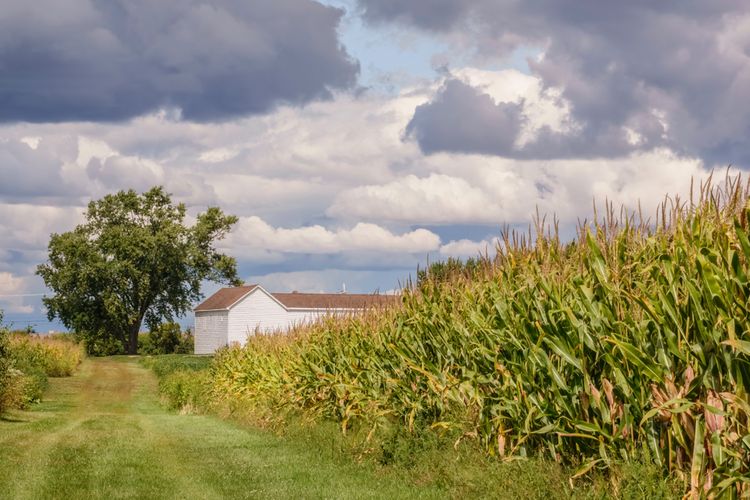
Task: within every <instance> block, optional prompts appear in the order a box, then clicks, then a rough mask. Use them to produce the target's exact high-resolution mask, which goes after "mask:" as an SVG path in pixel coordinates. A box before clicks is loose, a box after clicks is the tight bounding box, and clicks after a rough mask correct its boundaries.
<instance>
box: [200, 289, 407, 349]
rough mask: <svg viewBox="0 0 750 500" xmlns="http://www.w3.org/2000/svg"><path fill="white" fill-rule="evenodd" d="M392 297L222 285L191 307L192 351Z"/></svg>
mask: <svg viewBox="0 0 750 500" xmlns="http://www.w3.org/2000/svg"><path fill="white" fill-rule="evenodd" d="M395 300H397V298H396V296H393V295H380V294H353V293H298V292H291V293H270V292H268V291H266V290H265V289H264V288H263V287H262V286H260V285H247V286H239V287H232V288H222V289H221V290H219V291H218V292H216V293H215V294H213V295H211V296H210V297H209V298H207V299H206V300H205V301H203V302H202V303H201V304H200V305H199V306H198V307H196V308H195V309H194V312H195V354H212V353H214V352H215V351H216V350H217V349H219V348H221V347H224V346H226V345H229V344H232V343H239V344H243V345H244V344H245V342H246V341H247V338H248V336H249V335H254V334H255V333H256V332H261V333H269V332H276V331H286V330H288V329H289V328H291V327H292V326H294V325H299V324H303V323H309V322H312V321H315V320H316V319H318V318H320V317H321V316H324V315H326V314H336V313H348V312H356V311H362V310H364V309H367V308H370V307H380V306H383V305H386V304H389V303H393V302H394V301H395Z"/></svg>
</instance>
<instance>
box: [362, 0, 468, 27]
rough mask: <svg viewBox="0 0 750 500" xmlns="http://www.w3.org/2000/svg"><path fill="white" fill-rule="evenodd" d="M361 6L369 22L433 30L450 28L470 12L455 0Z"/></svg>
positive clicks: (377, 1)
mask: <svg viewBox="0 0 750 500" xmlns="http://www.w3.org/2000/svg"><path fill="white" fill-rule="evenodd" d="M360 5H361V6H362V13H363V15H364V17H365V19H367V20H368V21H371V22H376V23H377V22H383V21H392V20H399V21H404V22H406V23H410V24H415V25H417V26H419V27H420V28H426V29H432V30H442V29H447V28H450V27H451V26H453V25H454V24H455V23H456V22H457V21H458V20H460V19H461V17H463V16H464V15H465V14H466V13H467V11H468V10H469V5H468V4H467V3H463V2H456V1H455V0H432V1H430V2H425V1H418V0H417V1H413V2H404V1H403V0H373V1H361V2H360Z"/></svg>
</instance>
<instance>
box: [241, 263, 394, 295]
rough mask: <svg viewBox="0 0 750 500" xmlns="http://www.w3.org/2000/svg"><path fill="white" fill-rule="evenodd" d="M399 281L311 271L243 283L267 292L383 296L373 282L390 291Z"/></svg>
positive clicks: (371, 274) (390, 276) (379, 274)
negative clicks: (344, 290)
mask: <svg viewBox="0 0 750 500" xmlns="http://www.w3.org/2000/svg"><path fill="white" fill-rule="evenodd" d="M399 278H401V276H398V274H397V275H396V276H394V273H393V272H388V271H358V270H349V269H321V270H314V271H289V272H277V273H268V274H260V275H253V276H249V277H248V278H247V280H246V282H247V283H258V284H260V285H261V286H262V287H263V288H265V289H266V290H268V291H270V292H289V291H294V290H296V291H298V292H308V293H316V292H328V293H331V292H339V291H342V290H343V288H346V291H347V292H349V293H373V292H376V291H379V292H381V293H385V291H386V290H385V289H382V290H381V289H379V288H378V287H375V288H373V287H372V285H371V284H372V283H373V282H381V283H384V284H386V286H389V287H392V288H389V290H394V289H397V288H398V287H399V282H398V280H399Z"/></svg>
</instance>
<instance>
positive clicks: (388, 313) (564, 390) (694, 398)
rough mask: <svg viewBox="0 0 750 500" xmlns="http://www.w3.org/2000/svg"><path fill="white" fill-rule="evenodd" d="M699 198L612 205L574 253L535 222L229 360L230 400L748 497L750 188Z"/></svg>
mask: <svg viewBox="0 0 750 500" xmlns="http://www.w3.org/2000/svg"><path fill="white" fill-rule="evenodd" d="M697 191H698V192H697V193H696V196H695V199H693V196H692V194H691V199H690V200H687V201H681V200H679V199H667V201H666V202H665V203H664V204H663V205H662V207H661V208H660V210H659V212H658V215H657V217H656V219H652V220H645V219H644V218H643V216H642V215H641V214H639V213H635V214H632V213H627V212H625V211H621V212H619V213H615V211H614V209H613V207H612V206H611V205H607V207H606V210H605V212H604V214H600V215H599V216H597V217H595V221H594V222H593V223H591V224H586V223H584V224H581V226H580V227H579V231H578V236H577V238H576V239H575V240H574V241H573V242H571V243H567V244H566V243H563V242H562V241H561V240H560V238H559V237H558V235H557V231H556V228H555V225H554V224H553V227H551V228H550V227H549V226H546V225H545V224H544V221H543V220H539V219H538V218H537V221H536V224H535V226H536V231H535V232H533V231H532V232H530V233H529V234H528V235H520V234H517V233H509V232H507V231H506V232H504V234H503V239H502V243H501V244H500V246H499V248H498V254H497V257H496V258H494V259H484V265H483V266H479V267H478V268H477V269H476V270H474V271H473V272H472V273H471V275H470V276H467V275H466V273H463V274H460V273H459V275H457V276H456V278H455V279H452V280H445V279H443V278H441V279H439V280H437V279H436V280H430V279H424V280H422V281H421V284H420V286H419V287H418V288H414V289H407V290H405V291H404V295H403V299H402V303H401V304H400V306H399V307H397V308H393V309H389V310H384V311H377V312H374V313H370V314H368V315H364V316H359V317H351V318H345V319H340V318H339V319H336V318H329V319H327V320H325V321H323V322H321V323H319V324H316V325H313V326H310V327H308V328H306V329H302V330H298V331H295V332H293V333H292V334H291V335H289V336H270V337H266V336H257V337H255V338H252V339H251V340H250V342H249V344H248V345H247V346H246V347H244V348H229V349H226V350H224V351H223V352H221V353H220V354H219V355H218V356H217V358H216V359H215V362H214V364H213V367H212V374H213V377H214V387H213V394H214V398H216V399H219V400H223V401H225V402H226V404H228V405H232V404H238V403H237V402H238V401H241V402H245V403H247V404H250V405H252V406H254V407H255V408H257V409H258V410H259V411H263V410H265V411H266V412H268V414H274V413H277V412H283V411H290V410H292V411H302V412H304V413H305V414H307V415H310V416H312V417H313V418H319V419H334V420H336V421H337V422H339V423H340V425H341V428H342V430H343V431H346V429H347V428H348V427H349V426H350V425H351V424H353V423H356V424H357V425H367V426H370V427H371V429H372V432H371V434H370V435H371V436H376V435H377V433H378V432H379V431H380V430H381V429H384V428H387V427H389V426H394V425H395V426H403V427H404V428H405V429H407V430H408V431H410V432H412V433H419V432H425V431H426V430H427V429H430V430H432V431H435V432H439V433H448V434H450V435H453V436H455V437H456V440H457V442H459V441H461V440H474V441H476V442H478V443H480V444H481V445H482V446H483V447H484V448H485V449H486V451H487V453H489V454H491V455H495V456H497V457H500V458H503V459H508V458H513V457H519V456H521V457H523V456H529V455H537V456H546V457H548V458H550V459H552V460H555V461H559V462H562V463H567V464H577V465H578V466H579V468H578V470H577V472H576V473H575V474H574V476H573V479H575V478H577V477H580V476H584V475H586V474H588V473H591V472H593V471H595V470H597V469H604V468H607V467H608V466H609V465H610V464H613V463H615V462H620V461H633V460H636V459H642V460H643V459H645V460H647V461H650V462H654V463H656V464H658V465H659V466H661V467H663V470H664V471H665V472H667V471H668V472H670V473H673V474H675V475H677V476H678V477H681V478H683V480H684V481H685V484H686V487H687V488H688V489H689V491H690V493H691V495H693V496H697V495H700V494H704V493H706V492H709V491H710V492H711V493H712V494H720V493H724V494H740V495H743V494H744V495H748V494H750V429H749V428H748V426H749V421H748V419H749V418H750V401H749V399H748V394H747V390H748V385H749V384H750V316H749V315H748V300H750V281H749V280H748V273H750V239H748V225H749V222H748V218H750V202H749V201H748V200H749V195H750V191H749V189H748V186H747V185H745V184H743V183H742V182H741V180H740V178H728V179H726V181H725V182H723V183H722V184H721V185H720V186H717V187H712V185H711V184H710V182H708V183H706V184H704V185H702V186H700V189H698V190H697Z"/></svg>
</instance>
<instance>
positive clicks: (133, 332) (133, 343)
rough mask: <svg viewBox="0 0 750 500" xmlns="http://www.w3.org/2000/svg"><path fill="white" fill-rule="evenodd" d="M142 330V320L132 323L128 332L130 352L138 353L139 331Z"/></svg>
mask: <svg viewBox="0 0 750 500" xmlns="http://www.w3.org/2000/svg"><path fill="white" fill-rule="evenodd" d="M140 330H141V322H140V321H138V322H137V323H134V324H132V325H130V331H129V332H128V354H138V332H139V331H140Z"/></svg>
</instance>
